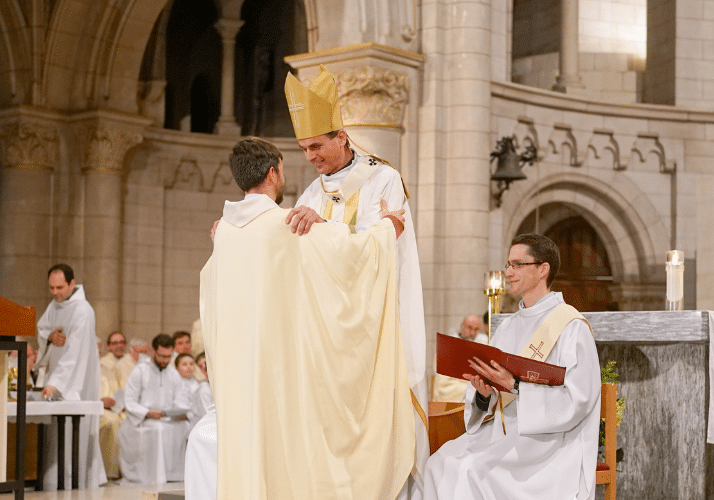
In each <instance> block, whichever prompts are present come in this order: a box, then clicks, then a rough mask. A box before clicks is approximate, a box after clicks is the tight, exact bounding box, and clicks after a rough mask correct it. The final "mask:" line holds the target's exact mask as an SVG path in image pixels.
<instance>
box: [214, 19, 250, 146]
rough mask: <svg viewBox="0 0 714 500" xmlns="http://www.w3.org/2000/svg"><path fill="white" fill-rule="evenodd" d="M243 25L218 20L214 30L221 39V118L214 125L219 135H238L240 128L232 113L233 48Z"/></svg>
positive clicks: (237, 21)
mask: <svg viewBox="0 0 714 500" xmlns="http://www.w3.org/2000/svg"><path fill="white" fill-rule="evenodd" d="M242 25H243V21H239V20H237V19H227V18H223V19H220V20H219V21H218V22H217V23H216V29H217V30H218V32H219V33H220V35H221V38H222V39H223V66H222V73H223V78H222V80H221V116H220V117H219V118H218V123H216V129H215V132H216V133H217V134H221V135H233V136H238V135H240V127H239V126H238V124H237V123H236V117H235V111H234V95H235V68H234V66H235V64H234V63H235V48H236V35H237V34H238V30H239V29H240V27H241V26H242Z"/></svg>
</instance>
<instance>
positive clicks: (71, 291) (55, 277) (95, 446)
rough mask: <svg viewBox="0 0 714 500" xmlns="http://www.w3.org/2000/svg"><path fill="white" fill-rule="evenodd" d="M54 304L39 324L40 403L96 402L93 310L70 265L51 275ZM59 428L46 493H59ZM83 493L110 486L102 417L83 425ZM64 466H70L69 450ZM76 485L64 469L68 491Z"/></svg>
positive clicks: (68, 439) (48, 463) (50, 441)
mask: <svg viewBox="0 0 714 500" xmlns="http://www.w3.org/2000/svg"><path fill="white" fill-rule="evenodd" d="M48 281H49V286H50V293H51V294H52V297H53V298H54V300H53V301H52V302H50V304H49V305H48V306H47V309H46V310H45V312H44V313H43V314H42V317H41V318H40V320H39V321H38V322H37V342H38V343H39V352H38V362H37V364H36V365H35V370H39V369H40V368H43V367H44V368H46V373H45V377H44V388H43V390H42V398H43V399H44V400H57V399H64V400H67V401H98V400H99V396H100V370H99V353H98V352H97V345H96V343H95V339H96V335H95V317H94V309H92V306H91V305H90V304H89V302H87V298H86V297H85V295H84V288H83V287H82V285H78V284H76V283H75V281H74V271H73V270H72V268H71V267H69V266H68V265H66V264H56V265H55V266H52V268H50V270H49V272H48ZM70 429H71V422H69V421H68V422H67V427H66V428H65V443H71V442H72V441H71V439H72V437H71V436H72V435H71V431H70ZM56 432H57V428H56V427H55V426H54V425H53V426H51V429H50V432H49V433H48V444H49V449H48V450H47V452H46V454H45V456H46V457H47V459H46V460H45V463H46V470H45V473H44V478H45V480H44V481H45V482H44V487H45V489H48V490H52V489H56V488H57V484H56V478H57V462H56V457H57V436H56ZM79 449H80V454H79V488H80V489H87V488H96V487H97V486H99V485H100V484H103V483H106V482H107V477H106V475H105V473H104V464H103V462H102V454H101V450H100V448H99V416H98V415H92V416H85V417H83V418H82V419H81V420H80V432H79ZM65 463H67V464H69V463H72V462H71V448H70V447H67V450H66V459H65ZM71 484H72V477H71V470H70V467H66V473H65V485H71Z"/></svg>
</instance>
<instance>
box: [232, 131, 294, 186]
mask: <svg viewBox="0 0 714 500" xmlns="http://www.w3.org/2000/svg"><path fill="white" fill-rule="evenodd" d="M282 158H283V155H282V153H281V152H280V151H278V148H276V147H275V146H273V145H272V144H271V143H269V142H268V141H264V140H263V139H259V138H258V137H249V138H248V139H244V140H242V141H240V142H239V143H238V144H236V145H235V146H233V152H232V153H231V155H230V156H229V157H228V163H229V165H230V168H231V173H232V174H233V178H234V179H235V181H236V184H238V187H239V188H241V189H242V190H243V191H244V192H245V191H248V190H249V189H253V188H254V187H257V186H260V184H261V183H262V182H263V181H264V180H265V177H266V176H267V175H268V172H269V171H270V167H273V168H274V169H275V171H276V172H277V170H278V163H279V161H280V160H281V159H282Z"/></svg>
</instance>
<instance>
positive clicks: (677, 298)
mask: <svg viewBox="0 0 714 500" xmlns="http://www.w3.org/2000/svg"><path fill="white" fill-rule="evenodd" d="M665 270H666V273H667V291H666V309H667V310H668V311H681V310H682V309H684V252H683V251H681V250H671V251H669V252H667V265H666V267H665Z"/></svg>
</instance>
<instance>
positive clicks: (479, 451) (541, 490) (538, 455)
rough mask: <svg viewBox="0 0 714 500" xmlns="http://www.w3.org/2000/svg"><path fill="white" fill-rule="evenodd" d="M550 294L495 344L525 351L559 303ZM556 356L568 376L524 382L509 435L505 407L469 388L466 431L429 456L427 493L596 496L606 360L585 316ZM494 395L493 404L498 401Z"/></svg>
mask: <svg viewBox="0 0 714 500" xmlns="http://www.w3.org/2000/svg"><path fill="white" fill-rule="evenodd" d="M561 303H563V297H562V295H561V294H560V293H553V292H551V293H549V294H547V295H546V296H545V297H543V298H542V299H541V300H540V301H539V302H538V303H537V304H535V305H534V306H532V307H529V308H524V307H523V304H522V303H521V308H520V310H519V311H518V312H517V313H515V314H514V315H512V316H510V317H509V318H507V319H506V320H505V321H504V322H503V324H502V325H501V326H500V327H499V328H498V330H497V331H496V334H495V335H494V336H493V339H492V340H493V345H494V346H496V347H498V348H499V349H501V350H503V351H505V352H509V353H517V352H519V351H520V350H521V349H522V348H523V346H524V345H525V343H526V342H527V341H528V340H529V339H530V337H531V336H532V334H533V333H534V332H535V330H536V329H537V327H538V326H539V325H540V323H541V322H542V321H543V320H544V319H545V318H546V316H547V315H548V314H549V313H550V312H551V311H552V310H553V308H555V307H556V306H557V305H558V304H561ZM546 361H547V362H548V363H551V364H556V365H559V366H564V367H565V368H566V372H565V383H564V384H563V385H562V386H557V387H549V386H544V385H538V384H530V383H527V382H521V384H520V387H519V394H518V396H517V397H516V400H515V402H514V403H512V404H510V405H508V406H507V407H506V408H505V409H504V413H505V415H504V420H505V425H506V433H507V434H506V435H504V434H503V429H502V427H501V418H500V417H501V416H500V413H497V414H496V416H495V418H494V419H493V420H491V421H490V422H487V423H485V424H484V423H483V419H484V417H485V416H486V415H487V412H483V411H481V410H479V409H478V408H477V407H476V404H475V403H473V401H474V397H475V394H476V391H475V389H474V387H473V386H472V385H471V384H469V387H468V390H467V392H466V401H467V404H466V408H465V413H464V419H465V421H466V434H464V435H462V436H460V437H459V438H457V439H455V440H453V441H449V442H447V443H446V444H444V445H443V446H442V447H441V448H440V449H439V450H438V451H437V452H436V453H435V454H434V455H433V456H432V457H431V458H430V459H429V462H428V463H427V471H426V479H425V489H424V498H425V500H434V499H439V500H444V499H458V500H469V499H473V500H477V499H479V500H480V499H484V500H503V499H511V498H512V499H516V498H528V499H532V500H539V499H542V500H552V499H554V498H555V499H564V500H571V499H576V498H577V499H585V498H594V494H595V466H596V460H597V448H598V429H599V422H600V366H599V362H598V356H597V350H596V348H595V341H594V339H593V336H592V334H591V333H590V329H589V328H588V326H587V325H586V324H585V323H584V322H583V321H580V320H575V321H572V322H571V323H569V324H568V325H567V326H566V327H565V328H564V329H563V332H562V333H561V335H560V338H559V340H558V342H557V343H556V344H555V347H554V348H553V350H552V351H551V353H550V355H549V356H548V359H547V360H546ZM497 399H498V398H497V397H496V396H495V395H493V396H492V397H491V401H490V411H491V412H493V409H494V406H495V405H496V403H497Z"/></svg>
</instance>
